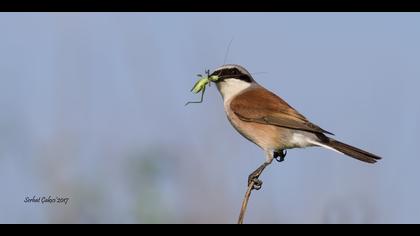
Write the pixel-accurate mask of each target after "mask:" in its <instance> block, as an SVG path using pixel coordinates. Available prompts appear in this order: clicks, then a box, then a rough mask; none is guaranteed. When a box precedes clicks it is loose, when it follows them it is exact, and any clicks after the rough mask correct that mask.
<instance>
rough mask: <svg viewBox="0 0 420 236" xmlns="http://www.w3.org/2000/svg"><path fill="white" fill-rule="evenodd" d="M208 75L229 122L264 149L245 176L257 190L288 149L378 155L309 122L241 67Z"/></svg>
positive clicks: (370, 159)
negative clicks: (268, 169)
mask: <svg viewBox="0 0 420 236" xmlns="http://www.w3.org/2000/svg"><path fill="white" fill-rule="evenodd" d="M210 76H217V77H218V80H217V81H215V84H216V86H217V89H218V91H219V93H220V94H221V96H222V98H223V104H224V110H225V113H226V116H227V118H228V120H229V122H230V123H231V125H232V126H233V127H234V128H235V129H236V131H238V132H239V133H240V134H241V135H242V136H243V137H244V138H246V139H248V140H249V141H251V142H252V143H254V144H256V145H257V146H259V147H260V148H261V149H262V150H263V151H264V152H265V157H266V158H265V161H264V163H263V164H262V165H261V166H259V167H258V168H257V169H256V170H255V171H254V172H252V173H251V174H250V175H249V177H248V184H253V185H254V189H257V190H258V189H260V188H261V185H262V181H261V180H259V177H260V175H261V173H262V172H263V170H264V169H265V168H266V167H267V166H268V165H270V164H271V163H272V161H273V160H276V161H278V162H282V161H284V159H285V156H286V154H287V149H293V148H306V147H323V148H326V149H329V150H333V151H336V152H338V153H341V154H345V155H347V156H349V157H352V158H354V159H357V160H359V161H363V162H366V163H375V162H377V161H378V160H380V159H381V157H379V156H377V155H375V154H372V153H370V152H367V151H364V150H362V149H359V148H357V147H354V146H351V145H349V144H346V143H343V142H340V141H338V140H336V139H334V138H331V137H329V136H327V135H330V136H331V135H334V134H333V133H331V132H329V131H327V130H325V129H322V128H321V127H319V126H318V125H316V124H314V123H312V122H310V121H309V120H308V119H307V118H306V117H305V116H303V115H302V114H301V113H299V112H298V111H297V110H296V109H294V108H293V107H292V106H290V105H289V104H288V103H287V102H286V101H284V100H283V99H282V98H280V97H279V96H277V95H276V94H274V93H273V92H271V91H269V90H268V89H266V88H264V87H263V86H261V85H260V84H259V83H257V82H256V81H255V80H254V78H253V77H252V76H251V74H250V73H249V72H248V71H247V70H246V69H245V68H244V67H242V66H240V65H236V64H225V65H222V66H220V67H218V68H216V69H215V70H214V71H213V72H212V73H211V74H210Z"/></svg>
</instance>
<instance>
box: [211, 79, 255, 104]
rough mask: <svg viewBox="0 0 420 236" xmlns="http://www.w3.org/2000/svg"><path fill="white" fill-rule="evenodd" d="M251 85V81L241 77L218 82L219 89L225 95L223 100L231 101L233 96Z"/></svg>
mask: <svg viewBox="0 0 420 236" xmlns="http://www.w3.org/2000/svg"><path fill="white" fill-rule="evenodd" d="M249 86H251V84H250V83H248V82H245V81H242V80H239V79H225V80H223V81H220V82H219V83H217V89H218V90H219V92H220V94H221V95H222V97H223V101H224V102H225V103H226V101H229V100H230V99H231V98H232V97H234V96H236V95H237V94H239V93H240V92H242V91H244V90H245V89H247V88H248V87H249Z"/></svg>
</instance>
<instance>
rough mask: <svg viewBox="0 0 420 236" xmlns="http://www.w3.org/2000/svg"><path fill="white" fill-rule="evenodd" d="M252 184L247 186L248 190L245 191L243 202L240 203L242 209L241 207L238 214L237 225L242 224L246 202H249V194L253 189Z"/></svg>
mask: <svg viewBox="0 0 420 236" xmlns="http://www.w3.org/2000/svg"><path fill="white" fill-rule="evenodd" d="M254 184H255V183H254V182H253V181H252V182H251V183H250V184H249V185H248V190H247V191H246V193H245V197H244V200H243V201H242V207H241V212H240V214H239V219H238V224H243V223H244V218H245V212H246V208H247V206H248V201H249V197H250V196H251V192H252V190H253V189H254Z"/></svg>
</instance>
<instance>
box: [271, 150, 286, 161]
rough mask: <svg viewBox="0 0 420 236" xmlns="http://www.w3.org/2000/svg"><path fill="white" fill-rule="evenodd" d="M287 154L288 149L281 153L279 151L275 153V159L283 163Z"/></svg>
mask: <svg viewBox="0 0 420 236" xmlns="http://www.w3.org/2000/svg"><path fill="white" fill-rule="evenodd" d="M286 154H287V150H286V149H284V150H280V151H279V152H278V151H274V153H273V158H274V159H275V160H276V161H277V162H282V161H284V158H285V157H286Z"/></svg>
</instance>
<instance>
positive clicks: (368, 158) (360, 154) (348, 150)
mask: <svg viewBox="0 0 420 236" xmlns="http://www.w3.org/2000/svg"><path fill="white" fill-rule="evenodd" d="M313 144H315V145H318V146H321V147H325V148H328V149H332V150H334V151H337V152H340V153H342V154H345V155H347V156H349V157H352V158H355V159H357V160H360V161H364V162H367V163H375V162H376V161H378V160H380V159H381V157H379V156H377V155H375V154H372V153H370V152H366V151H364V150H362V149H359V148H356V147H353V146H350V145H348V144H345V143H342V142H340V141H337V140H335V139H332V138H329V137H326V136H324V137H323V138H322V139H321V141H319V142H318V141H313Z"/></svg>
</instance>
